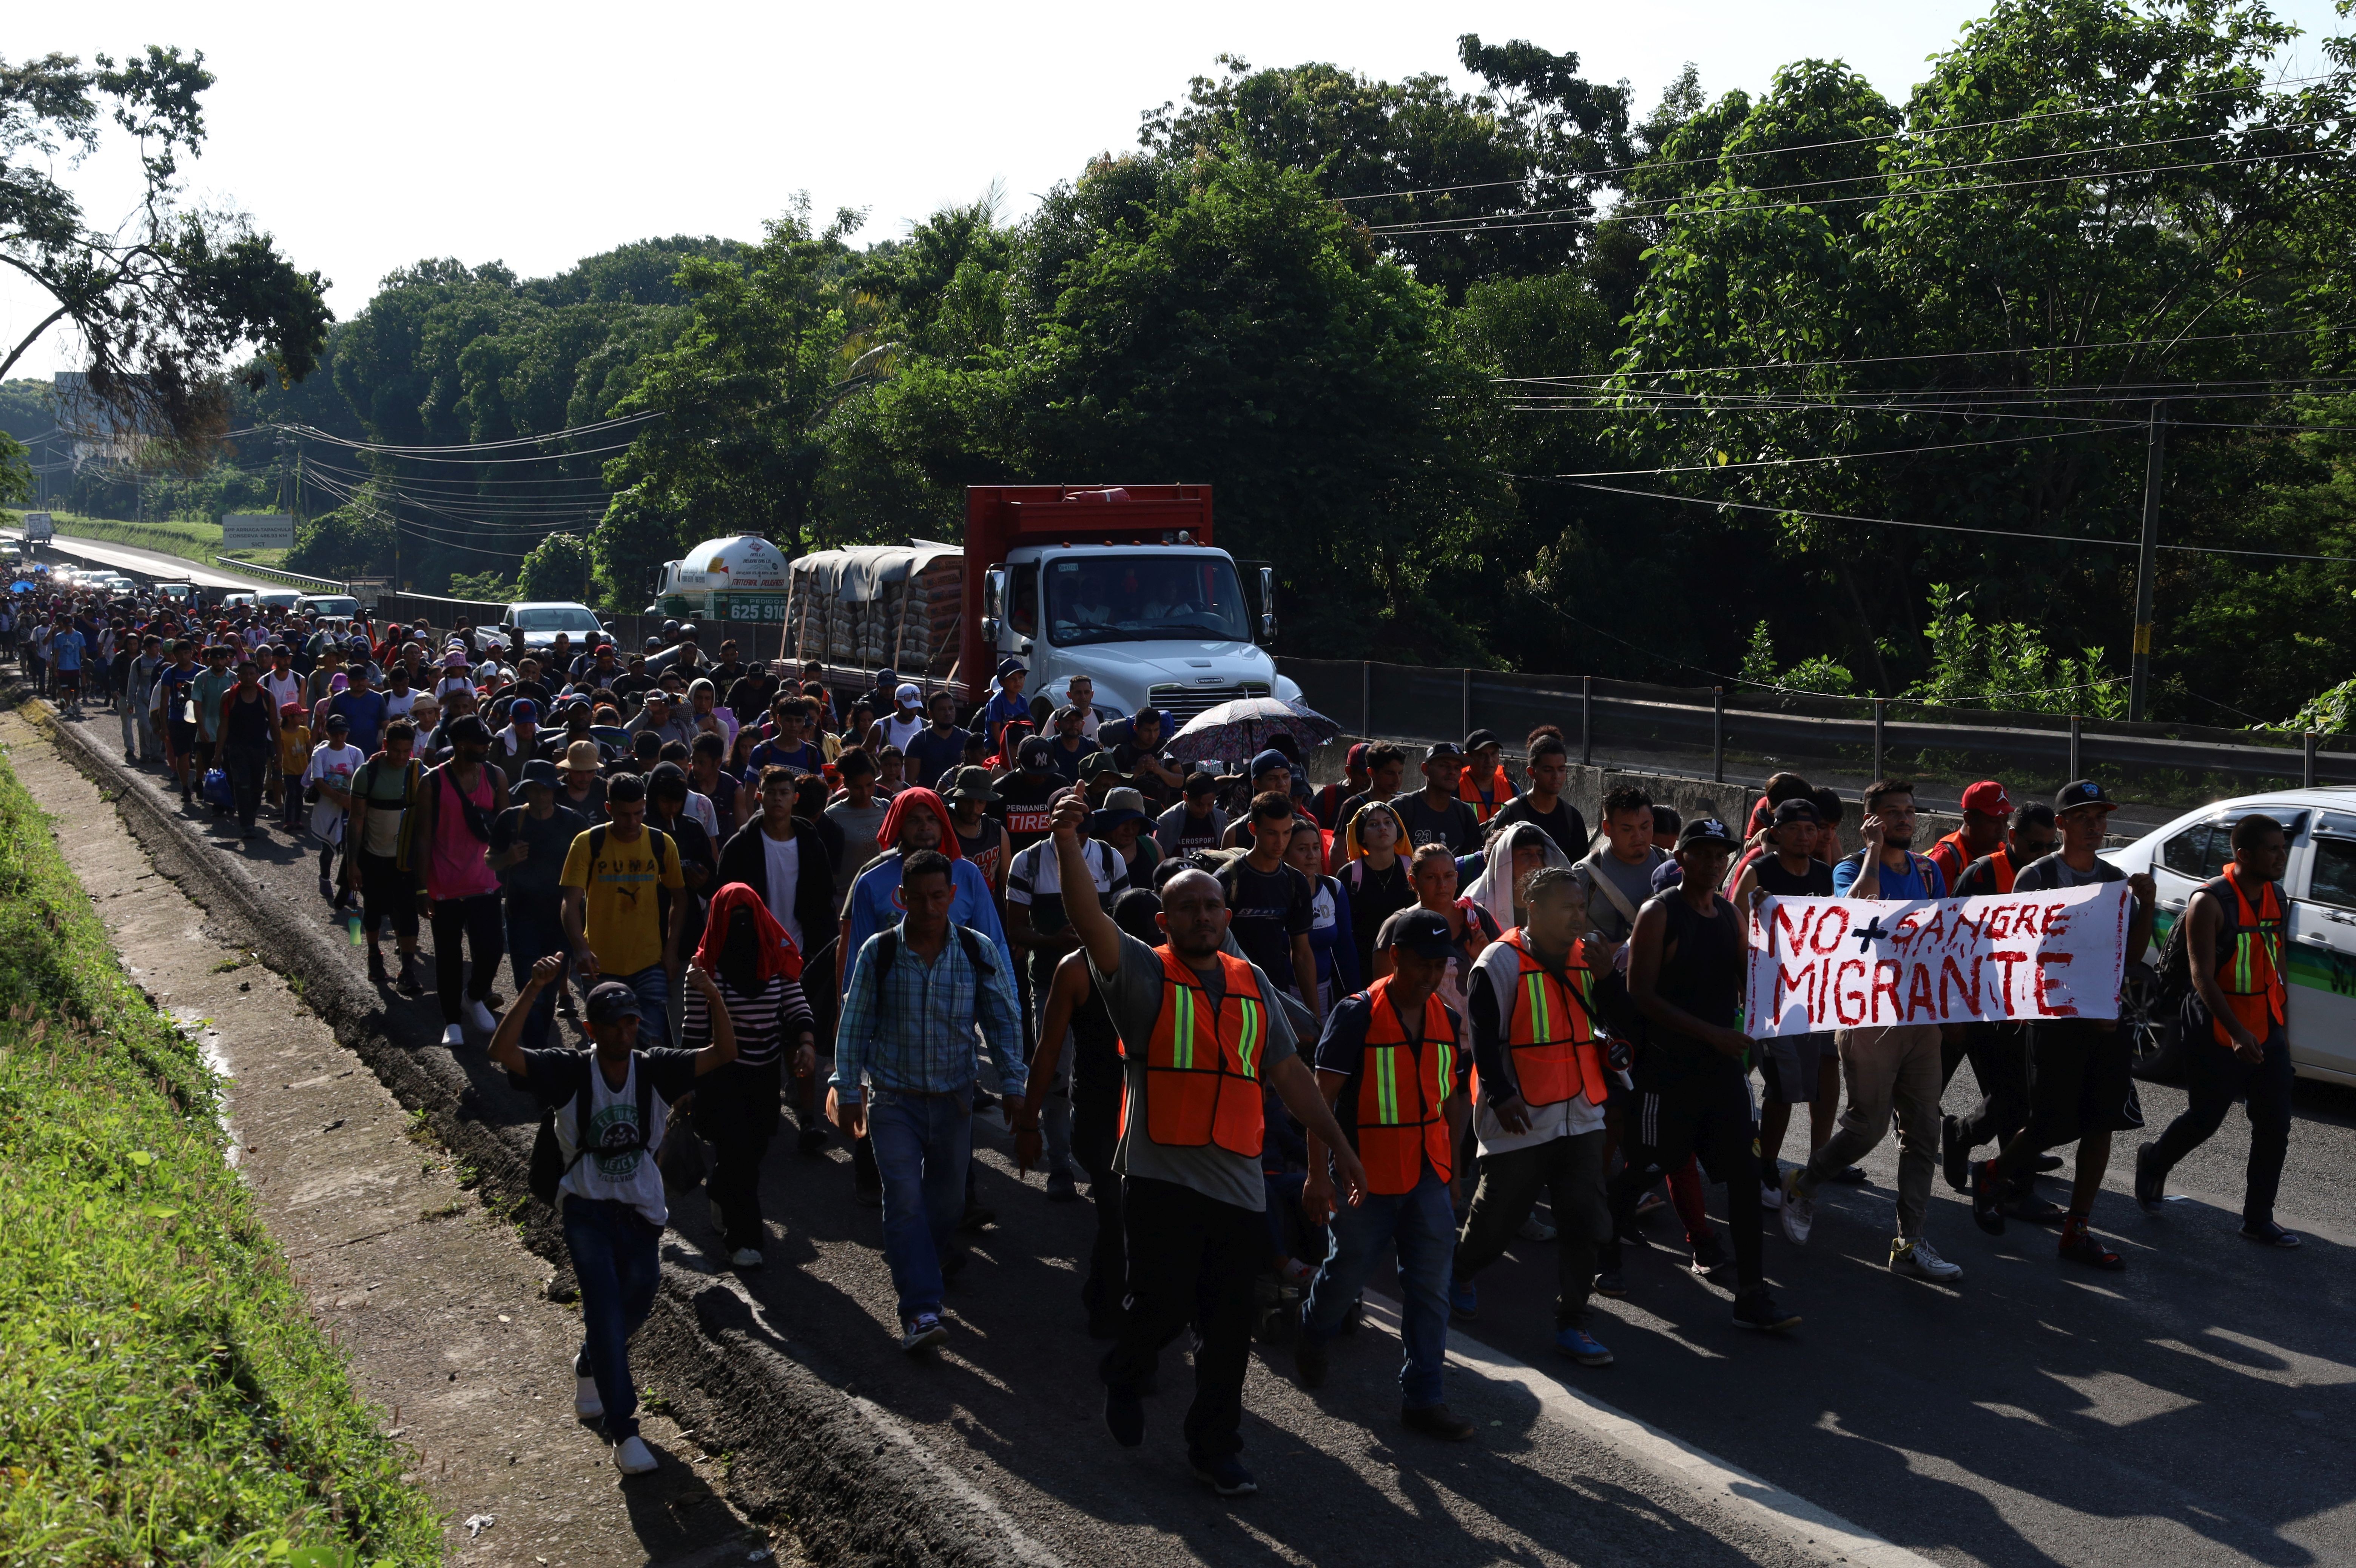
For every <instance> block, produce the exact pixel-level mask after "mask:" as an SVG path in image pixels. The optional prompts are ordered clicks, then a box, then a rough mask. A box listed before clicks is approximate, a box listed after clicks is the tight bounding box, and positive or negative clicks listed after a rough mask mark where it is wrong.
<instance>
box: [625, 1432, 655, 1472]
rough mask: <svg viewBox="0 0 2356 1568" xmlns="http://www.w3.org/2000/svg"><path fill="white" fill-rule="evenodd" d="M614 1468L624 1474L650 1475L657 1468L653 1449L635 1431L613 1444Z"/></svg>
mask: <svg viewBox="0 0 2356 1568" xmlns="http://www.w3.org/2000/svg"><path fill="white" fill-rule="evenodd" d="M614 1468H616V1470H619V1471H621V1472H622V1474H624V1475H626V1476H650V1475H653V1474H654V1472H655V1470H656V1469H657V1468H658V1465H657V1462H656V1459H655V1453H654V1450H653V1449H651V1448H649V1447H648V1446H647V1445H646V1440H645V1439H644V1438H642V1437H640V1436H639V1435H637V1433H635V1432H634V1433H632V1434H631V1435H629V1436H627V1437H625V1438H623V1439H622V1440H621V1441H620V1442H619V1443H616V1445H614Z"/></svg>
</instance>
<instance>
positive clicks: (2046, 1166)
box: [2029, 1154, 2061, 1176]
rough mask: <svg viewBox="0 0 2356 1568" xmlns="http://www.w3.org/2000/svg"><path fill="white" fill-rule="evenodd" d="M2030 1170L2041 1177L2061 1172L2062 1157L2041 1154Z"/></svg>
mask: <svg viewBox="0 0 2356 1568" xmlns="http://www.w3.org/2000/svg"><path fill="white" fill-rule="evenodd" d="M2029 1169H2030V1170H2031V1171H2032V1172H2034V1173H2035V1174H2036V1175H2039V1176H2043V1175H2046V1174H2048V1173H2049V1172H2051V1171H2056V1170H2059V1169H2061V1156H2060V1155H2058V1154H2040V1155H2039V1156H2038V1157H2037V1158H2036V1160H2035V1161H2034V1162H2033V1163H2032V1164H2031V1165H2030V1166H2029Z"/></svg>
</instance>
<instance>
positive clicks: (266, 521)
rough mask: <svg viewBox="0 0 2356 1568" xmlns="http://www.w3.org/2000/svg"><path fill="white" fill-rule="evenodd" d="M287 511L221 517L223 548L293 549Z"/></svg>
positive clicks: (292, 519)
mask: <svg viewBox="0 0 2356 1568" xmlns="http://www.w3.org/2000/svg"><path fill="white" fill-rule="evenodd" d="M294 548H295V515H294V514H293V513H291V512H231V513H230V514H229V515H228V516H226V517H222V518H221V549H294Z"/></svg>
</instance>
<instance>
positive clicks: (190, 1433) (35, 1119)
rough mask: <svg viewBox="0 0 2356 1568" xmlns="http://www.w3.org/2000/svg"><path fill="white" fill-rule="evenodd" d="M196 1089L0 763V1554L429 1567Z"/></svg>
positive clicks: (391, 1461)
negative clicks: (1, 1174) (1, 1177)
mask: <svg viewBox="0 0 2356 1568" xmlns="http://www.w3.org/2000/svg"><path fill="white" fill-rule="evenodd" d="M216 1089H217V1085H216V1083H215V1080H214V1078H213V1076H212V1074H211V1073H210V1072H209V1071H208V1070H207V1068H206V1067H205V1065H204V1063H203V1062H202V1061H201V1060H200V1059H199V1057H198V1052H197V1050H196V1047H195V1046H194V1045H193V1044H192V1043H191V1042H190V1041H189V1040H187V1038H186V1037H184V1036H183V1035H182V1034H181V1032H180V1031H179V1030H178V1029H176V1028H174V1027H173V1025H172V1023H171V1021H170V1020H169V1019H166V1018H165V1017H164V1016H163V1015H161V1014H159V1013H158V1012H156V1011H155V1008H153V1007H151V1006H150V1005H149V1004H148V1003H147V1001H146V1000H145V997H143V996H142V995H141V994H140V992H139V991H138V989H137V988H136V987H134V986H133V985H132V984H131V983H130V981H129V980H128V978H127V977H126V976H124V975H123V971H122V969H121V968H120V967H119V966H118V965H117V963H116V961H115V957H114V955H113V953H112V950H111V949H110V948H109V946H108V944H107V940H106V935H105V933H104V930H103V929H102V927H101V925H100V924H99V922H98V919H97V917H96V916H95V915H94V914H93V913H92V912H91V904H90V899H89V897H88V895H86V894H85V893H84V892H83V891H82V889H81V886H80V883H79V882H78V881H76V880H75V879H74V876H73V873H72V872H71V870H70V869H68V868H67V866H66V864H65V861H64V859H63V857H62V856H60V854H59V851H58V848H57V844H56V842H55V840H54V839H53V838H52V837H51V836H50V831H49V827H48V819H47V818H46V817H45V816H44V815H43V814H42V812H41V811H40V809H39V808H38V807H37V806H36V805H34V803H33V800H32V797H31V796H30V795H27V793H26V791H25V788H24V786H23V785H22V784H20V783H19V782H18V781H17V779H16V774H15V773H12V772H10V771H9V770H8V769H7V768H6V766H5V763H0V1170H5V1171H6V1173H7V1175H6V1178H5V1180H0V1562H5V1563H45V1564H47V1563H55V1564H62V1565H69V1568H79V1565H81V1564H91V1565H96V1564H113V1563H157V1564H163V1563H170V1564H180V1563H189V1564H194V1563H205V1564H216V1563H254V1564H273V1563H274V1564H278V1565H280V1568H298V1565H301V1564H305V1563H310V1564H322V1565H324V1564H361V1563H389V1564H391V1563H419V1564H423V1563H438V1562H439V1561H440V1558H441V1531H440V1527H439V1525H438V1523H437V1521H436V1520H435V1519H434V1513H433V1510H432V1508H431V1506H430V1505H429V1503H428V1502H427V1500H426V1499H425V1498H424V1496H423V1494H422V1493H420V1492H419V1491H417V1490H416V1489H415V1488H413V1487H412V1486H409V1485H405V1484H403V1482H402V1478H401V1470H402V1460H401V1457H400V1456H399V1453H398V1451H397V1450H396V1448H395V1445H393V1444H392V1443H391V1441H390V1440H388V1439H387V1438H385V1437H384V1436H383V1435H381V1434H380V1429H379V1428H380V1423H379V1420H378V1418H377V1416H376V1414H375V1413H373V1412H372V1411H370V1410H369V1408H368V1407H366V1406H365V1405H363V1404H362V1403H361V1402H360V1401H359V1398H358V1397H357V1396H356V1395H355V1393H354V1392H353V1391H352V1387H351V1384H350V1382H349V1381H348V1378H347V1376H346V1372H345V1364H344V1361H343V1358H342V1357H341V1356H340V1355H339V1354H338V1353H337V1351H336V1350H335V1349H333V1348H332V1347H330V1345H329V1344H328V1343H327V1339H326V1338H325V1337H324V1336H323V1335H322V1334H321V1333H320V1332H319V1331H318V1329H317V1328H315V1327H314V1325H313V1324H312V1322H311V1320H310V1318H309V1317H308V1316H307V1313H306V1311H305V1302H304V1298H303V1296H302V1295H301V1293H300V1291H299V1290H298V1289H297V1288H296V1286H295V1283H294V1281H293V1279H292V1277H291V1276H290V1275H289V1273H288V1270H287V1266H286V1263H285V1260H284V1258H283V1257H282V1256H281V1255H280V1253H279V1252H278V1250H277V1248H276V1245H275V1244H274V1243H273V1241H272V1239H271V1237H270V1235H269V1233H268V1232H266V1231H265V1230H264V1229H263V1226H262V1220H261V1217H260V1215H259V1213H258V1212H257V1211H256V1207H255V1204H254V1202H253V1200H252V1198H251V1197H250V1196H249V1194H248V1193H247V1191H246V1189H245V1187H244V1185H243V1184H242V1183H241V1181H240V1180H239V1179H237V1177H236V1175H235V1174H234V1173H233V1172H232V1171H231V1170H230V1168H229V1166H228V1164H227V1163H226V1161H225V1159H224V1142H225V1138H224V1135H223V1133H222V1131H221V1129H220V1125H219V1123H218V1121H217V1120H216V1112H217V1110H218V1103H217V1100H216Z"/></svg>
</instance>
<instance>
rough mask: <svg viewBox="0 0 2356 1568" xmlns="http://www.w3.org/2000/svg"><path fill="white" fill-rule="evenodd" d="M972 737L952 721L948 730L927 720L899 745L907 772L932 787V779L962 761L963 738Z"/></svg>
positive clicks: (929, 787)
mask: <svg viewBox="0 0 2356 1568" xmlns="http://www.w3.org/2000/svg"><path fill="white" fill-rule="evenodd" d="M971 738H972V737H971V736H970V735H969V734H968V733H967V732H966V731H963V730H960V729H958V727H957V726H956V725H954V724H952V725H950V726H949V727H948V729H947V730H937V729H935V728H933V726H932V725H930V724H926V726H925V727H924V728H923V729H921V730H919V731H916V733H915V734H914V735H911V736H910V737H908V743H907V744H906V745H905V746H904V747H902V748H901V750H902V751H904V752H906V753H907V757H908V776H909V777H910V778H912V779H914V780H916V782H917V783H918V784H923V785H924V786H925V787H926V789H931V788H932V787H933V781H934V780H936V779H937V778H939V777H940V776H941V775H942V774H943V773H948V771H949V770H950V769H952V768H955V767H958V766H960V765H962V764H963V763H964V762H965V746H966V741H969V740H970V739H971Z"/></svg>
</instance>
